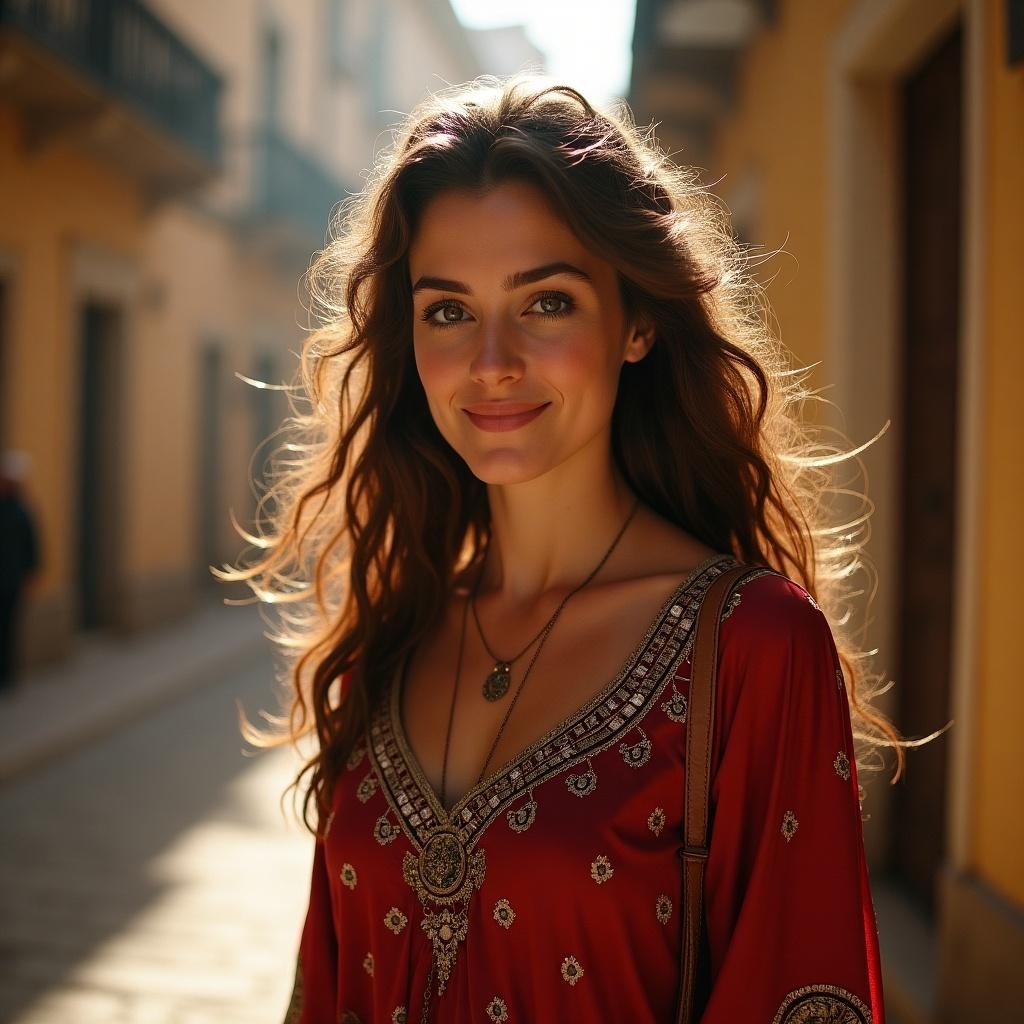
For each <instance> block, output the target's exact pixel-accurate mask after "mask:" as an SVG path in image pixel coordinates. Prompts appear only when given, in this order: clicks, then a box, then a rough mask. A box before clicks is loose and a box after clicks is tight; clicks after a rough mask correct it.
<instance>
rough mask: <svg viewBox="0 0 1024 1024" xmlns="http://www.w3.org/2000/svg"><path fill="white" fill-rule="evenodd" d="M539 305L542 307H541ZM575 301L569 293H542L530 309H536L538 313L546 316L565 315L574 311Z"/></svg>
mask: <svg viewBox="0 0 1024 1024" xmlns="http://www.w3.org/2000/svg"><path fill="white" fill-rule="evenodd" d="M537 307H540V308H539V309H538V308H537ZM572 308H573V301H572V299H570V298H569V296H568V295H563V294H561V293H555V292H552V293H551V294H548V295H541V296H540V297H539V298H538V299H536V300H535V301H534V303H533V305H532V306H531V307H530V309H536V310H537V312H538V313H542V314H544V315H545V316H565V314H566V313H569V312H571V311H572Z"/></svg>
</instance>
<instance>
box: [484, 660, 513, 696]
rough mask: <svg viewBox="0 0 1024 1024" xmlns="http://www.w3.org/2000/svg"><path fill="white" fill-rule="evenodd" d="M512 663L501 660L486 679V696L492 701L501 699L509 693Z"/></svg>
mask: <svg viewBox="0 0 1024 1024" xmlns="http://www.w3.org/2000/svg"><path fill="white" fill-rule="evenodd" d="M511 673H512V665H511V664H510V663H509V662H507V661H499V662H498V663H497V664H496V665H495V666H494V668H492V669H491V674H490V675H489V676H488V677H487V678H486V679H485V680H484V687H483V692H484V696H485V697H486V698H487V699H488V700H491V701H494V700H500V699H501V698H502V697H504V696H505V694H506V693H508V685H509V683H510V682H511V681H512V674H511Z"/></svg>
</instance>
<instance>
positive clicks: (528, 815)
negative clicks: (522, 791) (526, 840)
mask: <svg viewBox="0 0 1024 1024" xmlns="http://www.w3.org/2000/svg"><path fill="white" fill-rule="evenodd" d="M536 817H537V801H536V800H534V799H533V798H532V797H531V798H530V799H529V800H527V801H526V803H525V804H523V806H522V807H515V808H513V809H512V810H510V811H509V812H508V813H507V814H506V815H505V819H506V820H507V821H508V827H509V828H510V829H512V831H513V832H525V831H526V830H527V829H528V828H529V827H530V826H531V825H532V824H533V822H534V820H535V819H536Z"/></svg>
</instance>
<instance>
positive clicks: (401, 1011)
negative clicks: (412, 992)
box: [391, 1006, 407, 1024]
mask: <svg viewBox="0 0 1024 1024" xmlns="http://www.w3.org/2000/svg"><path fill="white" fill-rule="evenodd" d="M406 1016H407V1014H406V1009H405V1007H404V1006H396V1007H395V1008H394V1009H393V1010H392V1011H391V1024H405V1022H406Z"/></svg>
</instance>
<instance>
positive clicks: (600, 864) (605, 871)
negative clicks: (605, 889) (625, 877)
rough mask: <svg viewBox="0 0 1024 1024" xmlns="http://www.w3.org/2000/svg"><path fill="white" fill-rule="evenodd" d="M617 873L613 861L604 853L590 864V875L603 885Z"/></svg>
mask: <svg viewBox="0 0 1024 1024" xmlns="http://www.w3.org/2000/svg"><path fill="white" fill-rule="evenodd" d="M614 874H615V868H613V867H612V862H611V861H610V860H609V859H608V858H607V857H606V856H605V855H604V854H603V853H602V854H600V855H599V856H598V857H597V859H596V860H594V861H593V862H592V863H591V865H590V877H591V878H592V879H593V880H594V881H595V882H597V884H598V885H601V884H602V883H604V882H607V881H608V879H609V878H611V877H612V875H614Z"/></svg>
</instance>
